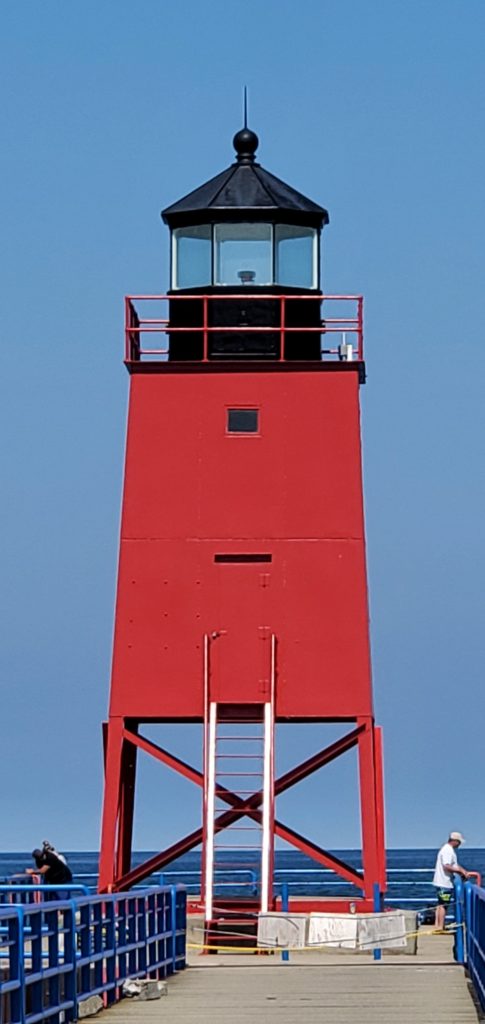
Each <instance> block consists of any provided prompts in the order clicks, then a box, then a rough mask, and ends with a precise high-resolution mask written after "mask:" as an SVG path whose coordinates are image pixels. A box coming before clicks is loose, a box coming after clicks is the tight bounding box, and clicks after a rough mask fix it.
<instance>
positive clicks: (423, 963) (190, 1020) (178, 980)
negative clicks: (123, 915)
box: [102, 935, 480, 1024]
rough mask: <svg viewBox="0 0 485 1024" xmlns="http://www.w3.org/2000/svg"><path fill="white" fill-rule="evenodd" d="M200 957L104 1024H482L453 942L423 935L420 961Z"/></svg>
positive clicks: (336, 955) (351, 956) (346, 956)
mask: <svg viewBox="0 0 485 1024" xmlns="http://www.w3.org/2000/svg"><path fill="white" fill-rule="evenodd" d="M290 958H291V959H290V962H289V963H283V962H282V961H281V954H274V955H270V956H256V955H254V954H253V955H250V956H247V955H244V954H243V955H234V954H232V955H230V954H222V955H221V954H218V955H217V956H200V955H199V954H198V953H196V952H192V954H191V956H190V957H189V961H188V962H189V966H188V969H187V970H186V971H182V972H181V973H180V974H178V975H176V976H174V977H172V978H170V979H169V981H168V995H167V997H166V998H162V999H160V1000H156V1001H153V1002H144V1003H143V1002H129V1001H128V1000H126V999H125V1000H123V1001H122V1002H121V1003H119V1004H117V1005H116V1006H114V1007H113V1008H112V1009H110V1010H109V1011H107V1013H106V1014H103V1015H102V1019H103V1020H105V1021H106V1024H145V1022H146V1024H158V1022H160V1024H161V1022H164V1021H170V1024H196V1022H197V1024H198V1022H205V1021H210V1022H211V1024H259V1022H261V1024H271V1022H272V1021H274V1022H275V1024H276V1022H278V1024H315V1022H321V1024H391V1022H392V1024H477V1021H478V1020H479V1019H480V1018H479V1017H478V1014H477V1010H476V1008H475V1004H474V1000H473V997H472V995H471V992H470V988H469V985H468V983H467V980H466V976H465V972H464V969H463V967H461V966H459V965H458V964H456V963H455V962H454V961H453V955H452V938H451V937H449V936H447V935H443V936H431V935H422V936H420V938H419V943H418V953H417V955H416V956H414V957H410V956H404V955H396V954H391V953H389V954H385V955H384V958H383V960H382V961H381V962H378V963H374V961H373V960H372V959H371V956H370V955H363V954H355V953H344V952H340V951H339V952H329V953H327V952H325V953H322V952H319V953H293V952H291V953H290Z"/></svg>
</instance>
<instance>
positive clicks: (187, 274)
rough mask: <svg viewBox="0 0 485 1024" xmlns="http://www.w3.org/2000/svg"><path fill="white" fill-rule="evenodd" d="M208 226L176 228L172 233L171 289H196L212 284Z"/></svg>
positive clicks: (210, 243)
mask: <svg viewBox="0 0 485 1024" xmlns="http://www.w3.org/2000/svg"><path fill="white" fill-rule="evenodd" d="M211 234H212V232H211V226H210V224H199V225H197V226H195V227H187V228H176V229H175V231H174V233H173V238H174V250H173V271H172V287H173V288H198V287H200V286H202V285H210V284H212V239H211Z"/></svg>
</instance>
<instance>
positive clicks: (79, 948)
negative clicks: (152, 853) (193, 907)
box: [0, 886, 186, 1024]
mask: <svg viewBox="0 0 485 1024" xmlns="http://www.w3.org/2000/svg"><path fill="white" fill-rule="evenodd" d="M185 933H186V893H185V889H184V888H183V886H164V887H153V888H151V889H146V890H144V891H140V890H136V891H135V892H130V893H116V894H112V895H103V896H80V897H78V898H76V899H70V900H67V899H66V900H56V901H47V900H43V901H42V902H40V903H28V904H14V905H8V904H7V905H5V904H0V1024H36V1022H38V1021H44V1020H48V1021H51V1022H52V1024H59V1022H60V1020H61V1019H62V1020H63V1021H65V1022H66V1024H67V1022H69V1021H73V1020H77V1018H78V1006H79V1003H80V1002H81V1000H83V999H86V998H87V997H88V996H91V995H99V996H101V997H102V999H103V1002H104V1005H105V1006H109V1005H110V1004H111V1003H113V1002H115V1001H117V1000H118V999H119V998H120V997H121V994H122V987H123V984H124V982H125V981H126V980H127V979H128V978H137V977H142V976H149V977H151V978H165V977H167V975H169V974H172V973H174V972H175V971H178V970H181V969H182V968H183V967H185ZM61 1014H62V1018H61Z"/></svg>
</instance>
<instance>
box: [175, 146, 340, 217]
mask: <svg viewBox="0 0 485 1024" xmlns="http://www.w3.org/2000/svg"><path fill="white" fill-rule="evenodd" d="M258 142H259V140H258V136H257V135H256V134H255V132H252V131H250V129H248V128H243V129H242V130H241V131H239V132H237V134H236V135H235V136H234V148H235V150H236V153H237V159H236V161H235V163H233V164H231V166H230V167H228V168H226V170H225V171H222V172H221V173H220V174H217V175H216V176H215V178H211V179H210V180H209V181H206V182H205V184H204V185H200V187H199V188H196V189H194V191H193V192H189V194H188V195H186V196H184V197H183V199H179V201H178V202H177V203H173V204H172V205H171V206H167V207H166V209H165V210H162V217H163V220H164V221H165V223H166V224H168V225H169V227H170V228H175V227H183V226H184V225H188V224H206V223H210V222H212V221H213V220H218V221H223V220H226V221H234V220H248V214H249V213H251V220H264V221H273V222H279V223H291V224H305V225H308V226H310V227H317V228H320V227H323V225H324V224H328V221H329V216H328V213H327V211H326V210H325V209H324V208H323V206H319V205H318V204H317V203H314V202H312V200H311V199H307V198H306V196H304V195H302V193H301V192H297V191H296V189H294V188H292V187H291V186H290V185H287V184H286V183H285V182H284V181H281V179H280V178H276V177H275V175H274V174H270V172H269V171H265V170H264V168H263V167H261V164H259V163H256V161H255V156H254V154H255V152H256V149H257V146H258Z"/></svg>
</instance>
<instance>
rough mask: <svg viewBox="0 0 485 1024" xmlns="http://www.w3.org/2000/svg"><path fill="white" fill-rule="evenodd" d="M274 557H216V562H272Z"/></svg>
mask: <svg viewBox="0 0 485 1024" xmlns="http://www.w3.org/2000/svg"><path fill="white" fill-rule="evenodd" d="M272 560H273V556H272V555H214V562H226V563H235V562H239V563H240V562H271V561H272Z"/></svg>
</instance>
